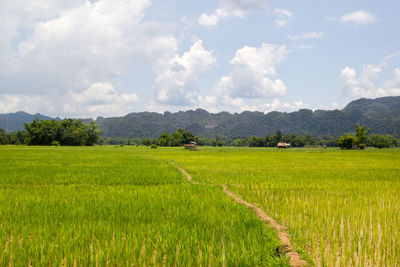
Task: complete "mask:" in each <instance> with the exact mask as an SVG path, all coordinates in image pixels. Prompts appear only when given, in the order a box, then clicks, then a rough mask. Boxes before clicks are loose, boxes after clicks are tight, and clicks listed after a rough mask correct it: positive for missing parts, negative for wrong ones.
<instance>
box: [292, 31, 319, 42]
mask: <svg viewBox="0 0 400 267" xmlns="http://www.w3.org/2000/svg"><path fill="white" fill-rule="evenodd" d="M323 36H324V33H323V32H307V33H303V34H300V35H290V34H289V35H288V38H289V39H290V40H294V41H297V40H306V39H321V38H322V37H323Z"/></svg>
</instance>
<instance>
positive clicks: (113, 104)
mask: <svg viewBox="0 0 400 267" xmlns="http://www.w3.org/2000/svg"><path fill="white" fill-rule="evenodd" d="M69 96H70V97H69V99H70V100H72V101H69V102H68V103H65V104H64V106H63V110H64V112H65V113H69V114H82V115H84V116H91V115H92V114H96V116H115V115H117V114H124V113H125V112H126V111H127V110H131V109H132V106H133V105H134V104H135V103H136V102H138V100H139V98H138V96H137V95H136V94H135V93H130V94H126V93H121V94H119V93H118V92H117V91H116V89H115V87H114V85H113V84H111V83H109V82H104V83H94V84H92V85H90V87H89V88H87V89H86V90H85V91H83V92H78V93H76V92H70V93H69Z"/></svg>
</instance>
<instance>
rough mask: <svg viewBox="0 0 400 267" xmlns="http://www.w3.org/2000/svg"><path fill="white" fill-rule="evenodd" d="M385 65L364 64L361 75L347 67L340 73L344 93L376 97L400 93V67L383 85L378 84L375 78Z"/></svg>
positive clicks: (356, 96) (355, 96) (352, 95)
mask: <svg viewBox="0 0 400 267" xmlns="http://www.w3.org/2000/svg"><path fill="white" fill-rule="evenodd" d="M382 67H383V65H364V66H363V68H362V71H361V75H360V77H357V73H356V70H355V69H353V68H350V67H346V68H344V69H343V70H342V72H341V74H340V79H341V85H340V88H341V90H342V94H343V95H345V96H348V97H351V98H360V97H367V98H376V97H382V96H392V95H400V69H397V68H396V69H395V70H394V72H393V76H392V77H391V78H390V79H389V80H388V81H386V82H385V83H384V84H383V85H382V86H376V85H375V83H374V80H375V79H376V78H377V77H378V74H379V73H380V72H381V70H382Z"/></svg>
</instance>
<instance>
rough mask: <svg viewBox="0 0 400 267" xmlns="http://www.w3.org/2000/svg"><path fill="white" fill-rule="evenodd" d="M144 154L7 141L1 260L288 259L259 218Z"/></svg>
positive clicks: (1, 181) (195, 262) (184, 262)
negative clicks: (14, 144) (191, 182)
mask: <svg viewBox="0 0 400 267" xmlns="http://www.w3.org/2000/svg"><path fill="white" fill-rule="evenodd" d="M139 152H140V151H139V150H135V149H126V148H114V147H99V148H92V147H89V148H52V147H11V146H8V147H0V169H1V172H0V244H1V250H0V265H1V266H6V265H7V266H8V265H9V264H11V265H14V266H24V265H28V264H32V265H33V266H48V265H52V266H59V265H66V266H71V265H74V264H76V265H78V266H79V265H83V266H86V265H100V266H103V265H106V264H108V265H113V266H114V265H123V266H127V265H131V264H133V263H136V264H137V265H138V266H144V265H152V266H154V265H158V266H172V265H179V266H199V265H201V266H208V265H211V266H219V265H221V266H222V265H227V266H232V265H251V266H256V265H267V266H268V265H269V266H286V265H287V258H286V257H279V256H278V255H276V248H277V247H279V246H280V244H279V241H278V239H277V237H276V234H275V232H274V231H273V229H272V228H270V227H269V226H266V225H265V224H263V223H262V222H260V221H259V220H258V218H257V217H256V216H255V214H253V213H252V212H249V211H248V210H247V209H246V208H245V207H241V206H237V205H236V204H235V203H233V202H232V201H231V200H230V199H229V198H226V197H225V195H224V193H223V192H222V190H220V189H219V188H214V187H203V186H193V185H191V184H188V183H187V182H186V181H185V177H184V176H183V175H182V174H181V173H180V172H179V171H178V170H177V169H176V168H174V167H173V166H171V165H170V164H168V162H166V161H163V160H156V159H151V158H149V157H143V156H140V153H139Z"/></svg>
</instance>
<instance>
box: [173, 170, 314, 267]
mask: <svg viewBox="0 0 400 267" xmlns="http://www.w3.org/2000/svg"><path fill="white" fill-rule="evenodd" d="M176 167H177V168H178V170H179V171H180V172H181V173H183V174H184V175H185V176H186V178H187V181H188V182H189V183H192V184H197V185H199V184H200V183H196V182H193V181H192V176H191V175H190V174H189V173H188V172H187V171H185V170H184V169H182V168H181V167H178V166H176ZM200 185H207V184H200ZM210 186H211V185H210ZM220 186H221V187H222V189H223V190H224V192H225V193H226V194H227V195H228V196H229V197H230V198H232V199H233V200H235V201H236V202H237V203H239V204H242V205H245V206H246V207H248V208H250V209H252V210H254V211H255V212H256V213H257V216H258V217H259V218H260V220H261V221H263V222H266V223H268V224H270V225H271V226H272V227H273V228H274V229H275V231H276V232H277V233H278V237H279V240H280V241H281V242H282V251H281V252H282V253H284V254H286V256H288V257H289V259H290V261H289V264H290V266H293V267H301V266H308V265H309V264H308V263H307V262H306V261H305V260H303V259H301V257H300V255H299V253H298V252H297V251H296V250H295V249H294V247H293V244H292V242H291V240H290V235H289V234H288V233H287V232H286V228H285V227H284V226H282V225H280V224H279V223H277V222H276V221H275V220H274V219H273V218H272V217H270V216H268V215H267V214H266V213H265V212H264V211H263V210H262V209H260V208H259V207H257V206H255V205H253V204H250V203H248V202H246V201H244V200H243V199H241V198H240V197H238V196H237V195H235V194H234V193H232V192H231V191H229V189H228V187H227V186H226V185H224V184H221V185H220Z"/></svg>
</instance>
